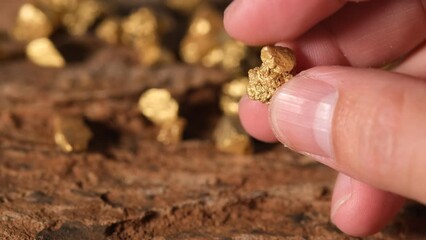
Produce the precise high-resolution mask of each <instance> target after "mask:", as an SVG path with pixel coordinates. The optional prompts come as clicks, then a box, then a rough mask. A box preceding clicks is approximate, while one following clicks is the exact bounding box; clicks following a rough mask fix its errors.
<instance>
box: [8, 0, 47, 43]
mask: <svg viewBox="0 0 426 240" xmlns="http://www.w3.org/2000/svg"><path fill="white" fill-rule="evenodd" d="M52 31H53V26H52V24H51V22H50V19H49V17H48V16H47V14H46V13H44V12H43V11H42V10H40V9H39V8H37V7H36V6H34V5H32V4H29V3H26V4H24V5H22V7H21V8H20V9H19V12H18V17H17V20H16V24H15V27H14V29H13V30H12V36H13V37H14V38H15V39H16V40H19V41H31V40H33V39H37V38H43V37H47V36H49V35H50V34H51V33H52Z"/></svg>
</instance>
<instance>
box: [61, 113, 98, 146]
mask: <svg viewBox="0 0 426 240" xmlns="http://www.w3.org/2000/svg"><path fill="white" fill-rule="evenodd" d="M54 129H55V136H54V139H55V143H56V144H57V145H58V146H59V147H60V148H61V150H62V151H64V152H81V151H85V150H86V149H87V146H88V144H89V141H90V139H91V138H92V132H91V131H90V129H89V128H88V127H87V126H86V124H85V123H84V121H83V119H82V118H81V117H64V116H57V117H56V118H55V119H54Z"/></svg>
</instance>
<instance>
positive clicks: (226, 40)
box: [180, 5, 247, 71]
mask: <svg viewBox="0 0 426 240" xmlns="http://www.w3.org/2000/svg"><path fill="white" fill-rule="evenodd" d="M180 55H181V57H182V59H183V60H184V61H185V62H186V63H190V64H202V65H203V66H205V67H217V66H219V67H222V68H224V69H226V70H231V71H234V70H238V68H239V67H240V63H241V61H242V60H243V59H244V58H245V57H246V56H247V47H246V46H245V45H244V44H243V43H241V42H238V41H235V40H234V39H232V38H230V37H229V36H228V35H227V34H226V32H225V29H224V27H223V21H222V15H221V13H220V12H218V11H217V10H216V9H215V8H213V7H211V6H209V5H201V6H199V7H198V8H197V9H196V11H195V13H194V15H193V17H192V19H191V23H190V26H189V29H188V32H187V33H186V35H185V37H184V38H183V40H182V42H181V47H180Z"/></svg>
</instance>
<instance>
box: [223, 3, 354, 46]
mask: <svg viewBox="0 0 426 240" xmlns="http://www.w3.org/2000/svg"><path fill="white" fill-rule="evenodd" d="M347 1H348V0H308V1H300V0H249V1H248V0H234V1H233V2H232V3H231V5H229V6H228V8H227V9H226V11H225V17H224V24H225V28H226V30H227V32H228V33H229V34H230V35H231V36H232V37H234V38H236V39H239V40H242V41H243V42H246V43H248V44H254V45H257V44H268V43H276V42H280V41H282V40H287V41H288V40H294V39H295V38H297V37H299V36H300V35H302V34H303V33H304V32H306V31H307V30H309V29H310V28H311V27H313V26H314V25H316V24H317V23H318V22H320V21H321V20H323V19H325V18H327V17H328V16H330V15H332V14H333V13H335V12H336V11H338V10H339V9H340V8H341V7H343V5H344V4H345V3H346V2H347ZM247 16H249V17H247Z"/></svg>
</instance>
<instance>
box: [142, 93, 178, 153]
mask: <svg viewBox="0 0 426 240" xmlns="http://www.w3.org/2000/svg"><path fill="white" fill-rule="evenodd" d="M139 109H140V111H141V112H142V114H143V115H144V116H145V117H146V118H148V119H149V120H150V121H151V122H153V123H155V124H156V125H157V126H159V127H160V129H159V132H158V135H157V141H159V142H161V143H163V144H165V145H168V144H176V143H179V142H180V141H181V140H182V134H183V131H184V129H185V126H186V121H185V120H184V119H182V118H179V116H178V112H179V105H178V103H177V101H176V100H175V99H173V97H172V96H171V94H170V92H169V91H167V90H166V89H159V88H152V89H149V90H148V91H146V92H145V93H143V94H142V96H141V97H140V99H139Z"/></svg>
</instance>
